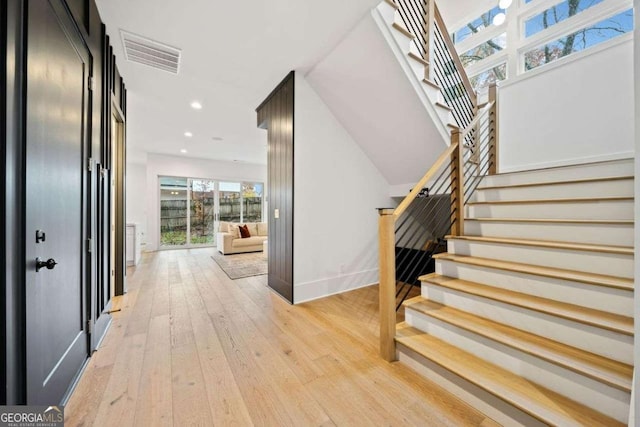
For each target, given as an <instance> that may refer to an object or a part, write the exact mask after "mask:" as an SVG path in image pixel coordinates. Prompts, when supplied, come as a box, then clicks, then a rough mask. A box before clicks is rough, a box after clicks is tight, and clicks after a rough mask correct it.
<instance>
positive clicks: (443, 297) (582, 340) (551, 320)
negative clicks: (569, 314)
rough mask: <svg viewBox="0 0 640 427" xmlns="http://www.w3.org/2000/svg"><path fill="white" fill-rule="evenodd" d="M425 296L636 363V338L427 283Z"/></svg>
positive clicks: (620, 359)
mask: <svg viewBox="0 0 640 427" xmlns="http://www.w3.org/2000/svg"><path fill="white" fill-rule="evenodd" d="M422 296H423V297H425V298H427V299H429V300H431V301H434V302H437V303H440V304H443V305H447V306H450V307H453V308H457V309H458V310H462V311H467V312H469V313H471V314H475V315H476V316H481V317H486V318H487V319H490V320H493V321H495V322H499V323H503V324H505V325H508V326H512V327H514V328H517V329H522V330H525V331H527V332H531V333H533V334H536V335H541V336H543V337H546V338H549V339H552V340H554V341H559V342H562V343H565V344H567V345H571V346H573V347H577V348H580V349H583V350H586V351H590V352H592V353H595V354H599V355H601V356H605V357H608V358H610V359H614V360H618V361H621V362H624V363H628V364H633V337H631V336H628V335H625V334H621V333H618V332H614V331H609V330H606V329H602V328H598V327H595V326H590V325H585V324H582V323H578V322H574V321H571V320H567V319H563V318H560V317H557V316H551V315H548V314H545V313H540V312H537V311H533V310H529V309H525V308H521V307H516V306H513V305H510V304H505V303H502V302H498V301H494V300H490V299H487V298H483V297H479V296H477V295H471V294H467V293H464V292H459V291H457V290H453V289H449V288H443V287H441V286H437V285H434V284H431V283H423V285H422Z"/></svg>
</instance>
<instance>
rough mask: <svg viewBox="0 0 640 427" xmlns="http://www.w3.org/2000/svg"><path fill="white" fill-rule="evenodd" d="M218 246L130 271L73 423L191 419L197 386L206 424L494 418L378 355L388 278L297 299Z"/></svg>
mask: <svg viewBox="0 0 640 427" xmlns="http://www.w3.org/2000/svg"><path fill="white" fill-rule="evenodd" d="M212 253H213V249H192V250H175V251H162V252H156V253H152V254H145V255H144V258H143V263H142V264H140V265H139V266H138V267H137V268H136V269H135V270H132V271H130V272H129V276H128V293H127V294H126V295H124V296H123V297H121V299H120V300H119V301H118V302H117V304H116V305H115V306H116V307H121V308H122V311H121V312H116V313H114V315H113V316H114V324H113V325H117V324H118V325H119V326H118V327H117V328H114V327H112V329H110V330H109V331H108V332H107V337H106V338H105V341H104V343H105V344H108V346H109V348H111V350H109V352H107V351H104V353H103V354H104V356H103V358H102V360H101V361H100V363H101V364H102V365H103V367H101V368H99V367H97V366H95V365H94V364H90V365H89V367H88V368H87V371H86V372H85V374H84V376H83V378H82V379H81V383H84V384H86V386H84V387H78V388H77V389H76V392H75V393H74V394H73V395H72V397H71V400H70V402H69V405H68V406H67V410H66V411H65V412H66V414H67V422H68V423H69V425H83V426H84V427H88V426H90V425H96V426H102V425H109V426H111V425H113V426H116V425H117V426H118V427H126V426H137V425H154V426H155V425H189V421H188V418H182V417H186V415H187V414H186V413H180V411H181V406H182V403H178V402H180V401H181V399H184V400H185V404H191V403H187V402H186V400H188V399H186V398H185V397H184V396H183V394H184V393H186V395H187V396H190V397H189V399H191V398H192V397H193V396H194V395H195V394H194V393H192V391H191V390H189V388H190V387H191V388H196V389H198V390H199V392H198V393H200V394H201V395H202V396H200V397H199V400H198V401H196V402H195V403H194V406H193V408H192V410H194V411H197V412H198V414H195V415H194V418H193V420H196V419H197V420H201V421H202V425H209V423H208V422H207V421H206V419H207V417H210V421H211V423H213V424H215V425H243V426H244V425H282V426H287V425H291V426H298V425H327V426H330V425H362V424H363V422H364V423H365V424H369V425H385V424H388V425H399V424H404V425H419V426H438V427H439V426H451V427H453V426H456V427H457V426H479V425H481V424H482V423H486V416H484V415H483V414H481V413H479V412H477V411H476V410H474V409H473V408H471V407H469V406H468V405H466V404H464V403H463V402H461V401H459V400H458V399H457V398H455V397H454V396H452V395H450V394H448V393H447V392H445V391H443V390H442V389H441V388H439V387H437V386H436V385H434V384H433V383H431V382H430V381H428V380H425V379H423V378H421V377H419V376H417V375H416V374H415V372H413V371H412V370H411V369H409V368H408V367H406V366H404V365H401V364H397V363H387V362H385V361H384V360H382V359H381V358H380V357H379V355H378V308H377V302H378V288H377V286H370V287H367V288H362V289H358V290H355V291H351V292H347V293H345V294H341V295H335V296H332V297H328V298H324V299H321V300H316V301H311V302H307V303H305V304H301V305H298V306H292V305H289V304H287V303H286V302H285V301H284V300H283V299H282V298H280V297H279V296H277V295H275V293H274V292H272V291H271V290H270V289H269V288H268V287H267V286H266V276H257V277H252V278H246V279H242V280H236V281H233V280H230V279H229V278H228V277H227V276H226V275H225V273H224V272H223V271H222V270H220V268H219V267H218V266H217V264H215V262H213V260H211V258H210V256H211V254H212ZM167 295H168V297H169V298H168V299H167V298H166V297H167ZM167 304H168V305H167ZM167 307H168V308H169V310H167ZM187 320H188V322H187ZM185 334H186V336H185ZM178 335H179V336H178ZM105 350H106V348H105ZM100 351H102V349H101V350H99V352H100ZM258 353H259V355H258ZM182 365H184V366H182ZM181 369H182V371H180V370H181ZM177 372H179V377H180V378H181V380H180V384H176V383H175V382H174V381H173V380H174V379H175V377H176V373H177ZM100 378H102V379H100ZM192 378H195V379H196V380H195V381H193V382H195V383H196V384H197V385H189V382H190V381H192V380H191V379H192ZM182 381H184V382H182ZM200 384H202V387H201V386H200ZM354 414H355V415H354ZM363 420H364V421H363Z"/></svg>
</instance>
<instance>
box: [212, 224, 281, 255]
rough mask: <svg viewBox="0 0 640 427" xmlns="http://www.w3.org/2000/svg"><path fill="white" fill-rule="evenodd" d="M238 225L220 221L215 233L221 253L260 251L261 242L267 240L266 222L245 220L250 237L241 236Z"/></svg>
mask: <svg viewBox="0 0 640 427" xmlns="http://www.w3.org/2000/svg"><path fill="white" fill-rule="evenodd" d="M239 225H244V224H236V223H232V222H225V221H220V227H219V228H218V233H217V235H216V243H217V245H218V251H219V252H220V253H221V254H223V255H228V254H238V253H244V252H262V248H263V246H262V244H263V242H264V241H265V240H267V236H268V235H269V233H268V228H267V223H266V222H247V223H246V225H247V228H248V229H249V234H251V237H246V238H241V237H240V231H239V230H238V226H239Z"/></svg>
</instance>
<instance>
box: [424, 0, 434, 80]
mask: <svg viewBox="0 0 640 427" xmlns="http://www.w3.org/2000/svg"><path fill="white" fill-rule="evenodd" d="M435 4H436V2H435V0H426V2H425V25H426V27H427V28H425V36H426V37H425V46H424V49H425V52H426V58H425V59H426V60H427V61H428V62H429V66H428V67H427V68H426V69H425V76H424V77H425V78H426V79H427V80H430V81H433V80H434V77H435V76H434V72H433V67H432V65H431V64H435V55H434V49H435V38H436V9H435Z"/></svg>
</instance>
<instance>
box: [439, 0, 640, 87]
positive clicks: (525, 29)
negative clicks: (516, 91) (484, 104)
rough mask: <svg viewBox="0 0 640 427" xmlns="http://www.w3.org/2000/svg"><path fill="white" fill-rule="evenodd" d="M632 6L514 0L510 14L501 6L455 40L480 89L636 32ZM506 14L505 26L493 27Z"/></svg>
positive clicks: (608, 0) (610, 0) (613, 0)
mask: <svg viewBox="0 0 640 427" xmlns="http://www.w3.org/2000/svg"><path fill="white" fill-rule="evenodd" d="M496 3H497V1H496ZM632 4H633V2H632V1H631V0H521V1H517V0H514V1H513V2H512V3H511V5H510V6H509V7H508V9H507V10H506V11H505V10H502V9H499V8H498V7H495V8H493V9H491V10H489V11H488V12H486V13H485V14H483V15H482V16H480V17H479V18H476V19H475V20H473V21H472V22H470V23H469V24H467V25H465V26H464V27H462V28H460V29H458V30H457V31H456V32H455V33H454V34H453V35H452V39H453V40H454V43H455V44H456V48H457V50H458V52H459V56H460V60H461V62H462V64H463V66H464V67H465V69H466V71H467V74H468V75H469V76H470V79H469V80H470V81H471V84H472V85H473V86H474V87H475V88H476V89H479V88H483V87H485V86H487V85H489V84H491V83H493V82H494V81H500V80H505V79H507V78H509V77H511V76H513V75H516V74H521V73H526V72H527V71H530V70H533V69H536V68H538V67H540V66H541V65H544V64H548V63H550V62H553V61H555V60H557V59H559V58H563V57H565V56H569V55H571V54H574V53H577V52H582V51H585V50H587V49H589V48H590V47H592V46H595V45H597V44H599V43H602V42H605V41H608V40H612V39H615V38H617V37H619V36H622V35H624V34H627V33H629V32H632V31H633V29H634V22H633V21H634V20H633V9H632ZM623 11H624V12H623ZM501 12H504V13H505V20H506V21H505V23H504V24H502V23H500V22H498V25H493V23H492V20H493V17H495V16H496V15H497V14H498V13H501ZM499 21H500V20H499ZM626 39H627V40H628V39H629V38H626ZM445 96H447V94H445Z"/></svg>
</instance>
